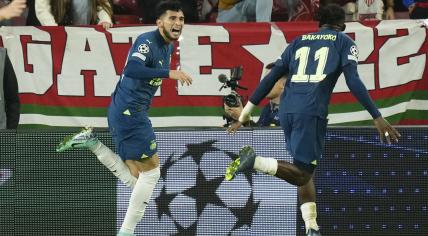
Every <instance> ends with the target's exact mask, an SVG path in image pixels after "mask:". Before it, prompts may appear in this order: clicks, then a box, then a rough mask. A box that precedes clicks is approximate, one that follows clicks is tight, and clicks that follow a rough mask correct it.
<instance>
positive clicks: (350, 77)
mask: <svg viewBox="0 0 428 236" xmlns="http://www.w3.org/2000/svg"><path fill="white" fill-rule="evenodd" d="M343 73H344V75H345V79H346V84H347V85H348V87H349V89H350V90H351V92H352V94H353V95H354V96H355V97H356V98H357V99H358V101H359V102H360V103H361V104H362V105H363V106H364V107H365V108H366V110H367V111H368V112H369V113H370V115H371V116H372V117H373V120H374V124H375V126H376V129H377V130H378V132H379V136H380V141H381V142H383V140H386V141H387V142H388V143H391V139H393V140H395V141H396V142H397V141H398V138H399V137H400V136H401V135H400V133H399V132H398V131H397V130H396V129H395V128H394V127H392V126H391V125H390V124H389V123H388V121H386V120H385V119H384V118H383V117H382V115H381V114H380V112H379V110H378V109H377V107H376V105H375V104H374V103H373V101H372V99H371V98H370V95H369V93H368V92H367V89H366V87H365V86H364V84H363V82H362V81H361V80H360V77H359V75H358V72H357V68H356V65H348V66H345V67H344V68H343Z"/></svg>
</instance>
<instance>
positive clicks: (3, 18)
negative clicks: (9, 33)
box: [0, 0, 26, 26]
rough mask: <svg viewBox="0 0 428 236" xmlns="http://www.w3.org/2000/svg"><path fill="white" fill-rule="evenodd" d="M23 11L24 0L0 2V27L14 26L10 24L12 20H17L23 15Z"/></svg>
mask: <svg viewBox="0 0 428 236" xmlns="http://www.w3.org/2000/svg"><path fill="white" fill-rule="evenodd" d="M25 9H26V5H25V0H19V1H10V0H0V11H1V12H0V26H4V25H15V24H14V22H12V18H15V19H18V18H19V17H20V16H22V15H24V14H23V13H24V11H25ZM18 20H19V19H18ZM15 23H16V22H15Z"/></svg>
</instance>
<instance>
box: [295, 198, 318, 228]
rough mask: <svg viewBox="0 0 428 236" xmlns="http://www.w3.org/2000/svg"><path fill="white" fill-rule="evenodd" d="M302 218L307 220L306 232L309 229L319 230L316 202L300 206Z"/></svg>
mask: <svg viewBox="0 0 428 236" xmlns="http://www.w3.org/2000/svg"><path fill="white" fill-rule="evenodd" d="M300 210H301V211H302V218H303V220H304V221H305V228H306V232H307V231H308V230H309V229H314V230H319V227H318V224H317V205H316V204H315V202H306V203H303V204H302V205H301V206H300Z"/></svg>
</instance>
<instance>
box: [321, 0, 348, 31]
mask: <svg viewBox="0 0 428 236" xmlns="http://www.w3.org/2000/svg"><path fill="white" fill-rule="evenodd" d="M316 20H318V21H319V26H320V27H321V26H323V25H330V26H341V25H343V24H344V22H345V10H343V8H342V7H341V6H339V5H338V4H335V3H330V4H327V5H325V6H322V7H320V9H319V10H318V13H317V16H316Z"/></svg>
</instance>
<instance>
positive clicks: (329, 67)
mask: <svg viewBox="0 0 428 236" xmlns="http://www.w3.org/2000/svg"><path fill="white" fill-rule="evenodd" d="M357 65H358V49H357V46H356V45H355V43H354V41H353V40H352V39H351V38H349V37H348V36H347V35H346V34H344V33H342V32H337V31H335V30H332V29H328V28H327V29H326V28H324V29H321V30H320V31H318V32H316V33H311V34H306V35H302V36H300V37H298V38H297V39H295V40H294V41H293V42H292V43H291V44H290V45H289V46H288V47H287V48H286V49H285V51H284V53H283V54H282V55H281V58H280V59H279V60H277V61H276V62H275V66H274V67H273V68H272V70H271V71H270V73H269V74H268V75H267V76H266V77H265V78H264V79H263V80H262V81H261V83H260V85H259V86H258V87H257V89H256V90H255V91H254V93H253V94H252V95H251V97H250V99H249V100H250V101H251V102H252V103H253V104H255V105H257V104H259V103H260V101H261V100H262V99H263V98H264V97H265V96H266V95H267V94H268V93H269V91H270V90H271V89H272V87H273V86H274V85H275V83H276V81H278V80H279V79H280V78H281V77H282V76H283V75H287V77H288V79H287V82H286V85H285V89H284V92H283V93H282V95H281V102H280V114H287V113H299V114H307V115H313V116H319V117H321V118H325V117H327V114H328V104H329V102H330V97H331V94H332V92H333V88H334V86H335V85H336V82H337V79H338V78H339V75H340V74H341V73H342V72H343V73H344V75H345V79H346V84H347V85H348V87H349V89H350V90H351V92H352V93H353V95H354V96H355V97H356V98H357V99H358V101H359V102H360V103H361V104H362V105H363V106H364V107H365V108H366V109H367V110H368V111H369V113H370V114H371V115H372V117H373V118H377V117H379V116H380V113H379V111H378V109H377V108H376V106H375V105H374V103H373V101H372V100H371V98H370V96H369V95H368V92H367V89H366V88H365V86H364V84H363V83H362V82H361V80H360V78H359V75H358V71H357Z"/></svg>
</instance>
